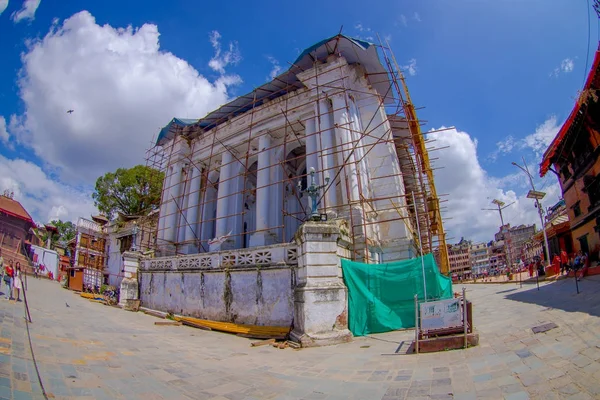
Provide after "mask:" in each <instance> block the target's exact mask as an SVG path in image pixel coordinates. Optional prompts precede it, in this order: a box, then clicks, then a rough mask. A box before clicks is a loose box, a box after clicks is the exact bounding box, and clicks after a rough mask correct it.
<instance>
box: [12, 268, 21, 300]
mask: <svg viewBox="0 0 600 400" xmlns="http://www.w3.org/2000/svg"><path fill="white" fill-rule="evenodd" d="M14 275H15V276H14V278H13V288H14V289H15V292H16V295H15V297H16V301H21V289H22V288H23V281H22V280H21V279H22V276H23V275H22V274H21V263H20V262H18V261H17V265H16V270H15V274H14Z"/></svg>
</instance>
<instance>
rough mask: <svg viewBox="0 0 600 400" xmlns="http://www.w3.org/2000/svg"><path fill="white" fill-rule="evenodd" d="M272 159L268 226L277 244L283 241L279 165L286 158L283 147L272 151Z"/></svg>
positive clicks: (281, 177)
mask: <svg viewBox="0 0 600 400" xmlns="http://www.w3.org/2000/svg"><path fill="white" fill-rule="evenodd" d="M273 153H274V154H273V158H272V159H271V168H270V169H271V182H272V183H273V184H272V185H271V186H270V189H269V193H270V195H271V202H270V205H271V210H270V217H271V218H270V219H269V222H270V225H271V232H272V233H273V236H274V240H275V241H276V242H277V243H281V241H283V228H282V225H283V188H284V186H283V184H284V182H283V180H284V179H285V174H284V172H283V166H282V165H281V164H280V162H281V160H283V158H284V157H285V156H286V155H285V154H283V146H281V145H280V146H279V147H276V148H274V149H273Z"/></svg>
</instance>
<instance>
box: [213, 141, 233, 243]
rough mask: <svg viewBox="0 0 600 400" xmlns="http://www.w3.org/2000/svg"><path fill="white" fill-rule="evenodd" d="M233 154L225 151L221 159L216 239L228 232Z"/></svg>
mask: <svg viewBox="0 0 600 400" xmlns="http://www.w3.org/2000/svg"><path fill="white" fill-rule="evenodd" d="M232 160H233V156H232V154H231V153H230V152H229V151H227V150H225V151H224V153H223V156H222V159H221V172H220V173H219V191H218V198H217V221H216V229H215V238H218V237H221V236H225V235H226V234H227V233H228V232H227V216H228V215H229V214H230V212H229V211H228V210H227V203H228V202H229V193H231V191H230V188H231V181H230V180H229V178H230V177H231V161H232ZM215 249H220V246H215ZM211 251H213V250H212V247H211Z"/></svg>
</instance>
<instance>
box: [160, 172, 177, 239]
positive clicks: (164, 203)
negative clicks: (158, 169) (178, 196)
mask: <svg viewBox="0 0 600 400" xmlns="http://www.w3.org/2000/svg"><path fill="white" fill-rule="evenodd" d="M172 174H173V173H172V170H171V168H167V169H166V170H165V179H164V180H163V191H162V196H161V200H160V212H159V218H158V233H157V235H156V236H157V239H158V240H159V241H163V240H165V225H166V220H167V208H168V202H169V190H170V189H169V188H170V187H171V176H172Z"/></svg>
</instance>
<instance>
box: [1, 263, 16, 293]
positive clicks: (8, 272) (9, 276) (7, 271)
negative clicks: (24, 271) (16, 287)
mask: <svg viewBox="0 0 600 400" xmlns="http://www.w3.org/2000/svg"><path fill="white" fill-rule="evenodd" d="M13 274H14V269H13V266H12V260H10V262H9V263H8V265H5V266H4V278H3V280H4V283H5V284H6V300H10V299H11V298H12V285H13Z"/></svg>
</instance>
